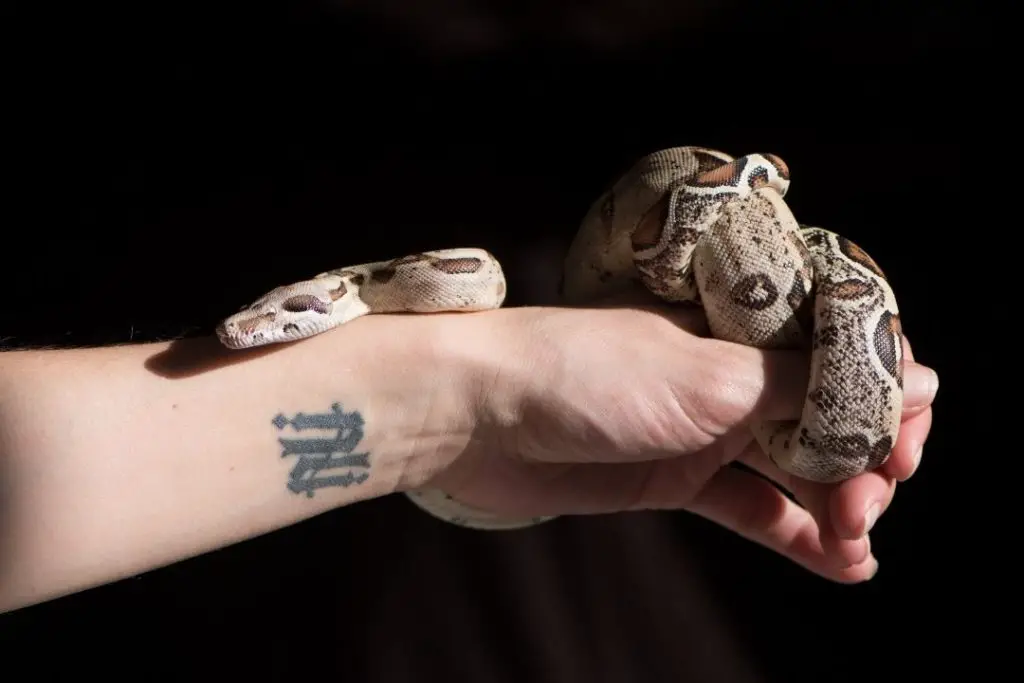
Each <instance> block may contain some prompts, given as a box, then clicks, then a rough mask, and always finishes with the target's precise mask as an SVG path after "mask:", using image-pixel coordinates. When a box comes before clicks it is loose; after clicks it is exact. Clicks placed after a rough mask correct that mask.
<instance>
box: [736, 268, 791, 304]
mask: <svg viewBox="0 0 1024 683" xmlns="http://www.w3.org/2000/svg"><path fill="white" fill-rule="evenodd" d="M730 296H731V297H732V300H733V302H734V303H736V304H737V305H739V306H743V307H744V308H749V309H751V310H753V311H763V310H764V309H766V308H768V307H769V306H771V305H772V304H774V303H775V302H776V301H777V300H778V298H779V288H778V287H776V286H775V283H774V282H772V280H771V278H770V277H768V276H767V275H765V274H764V273H754V274H752V275H748V276H746V277H745V278H743V279H742V280H740V281H739V282H737V283H736V285H735V286H734V287H733V288H732V292H730Z"/></svg>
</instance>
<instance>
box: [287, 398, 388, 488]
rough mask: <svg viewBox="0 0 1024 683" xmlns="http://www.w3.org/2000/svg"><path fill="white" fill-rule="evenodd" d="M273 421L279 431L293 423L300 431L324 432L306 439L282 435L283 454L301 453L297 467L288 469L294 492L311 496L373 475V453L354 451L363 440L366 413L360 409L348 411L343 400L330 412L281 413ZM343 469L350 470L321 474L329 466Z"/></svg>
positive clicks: (333, 469) (334, 468) (361, 480)
mask: <svg viewBox="0 0 1024 683" xmlns="http://www.w3.org/2000/svg"><path fill="white" fill-rule="evenodd" d="M273 424H274V426H275V427H277V429H278V431H280V430H282V429H284V428H285V427H288V426H291V428H292V429H293V430H295V431H297V432H303V431H305V432H307V433H308V432H309V431H318V432H320V433H321V435H320V436H317V437H310V438H304V439H278V441H279V442H280V443H281V446H283V447H284V450H283V451H282V452H281V457H282V458H287V457H289V456H292V455H297V456H298V461H297V462H296V463H295V467H293V468H292V471H291V472H289V473H288V489H289V490H290V491H291V492H292V493H296V494H299V493H305V494H306V497H307V498H312V497H313V495H314V494H315V493H316V490H317V489H320V488H324V487H326V486H343V487H344V486H352V485H354V484H362V483H363V482H364V481H366V480H367V479H368V478H369V476H370V473H369V472H368V470H369V469H370V454H369V453H353V452H352V451H354V450H355V448H356V446H358V445H359V442H360V441H362V440H363V424H364V423H363V416H362V415H360V414H359V413H358V412H356V411H353V412H351V413H346V412H344V411H343V410H342V409H341V404H340V403H335V404H334V405H332V406H331V412H329V413H314V414H312V415H307V414H306V413H296V414H295V415H294V416H292V417H291V418H287V417H285V416H284V415H282V414H278V416H277V417H275V418H274V419H273ZM323 432H329V433H331V435H330V436H327V435H324V434H323ZM338 454H340V455H338ZM340 469H346V470H347V471H346V472H344V473H343V474H332V475H321V472H324V471H325V470H331V471H337V470H340Z"/></svg>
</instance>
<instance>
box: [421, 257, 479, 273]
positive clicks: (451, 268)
mask: <svg viewBox="0 0 1024 683" xmlns="http://www.w3.org/2000/svg"><path fill="white" fill-rule="evenodd" d="M430 265H431V266H433V267H434V268H435V269H436V270H439V271H441V272H442V273H448V274H449V275H465V274H467V273H475V272H477V271H478V270H480V269H481V268H482V267H483V265H484V262H483V261H481V260H480V259H478V258H465V257H464V258H446V259H431V260H430Z"/></svg>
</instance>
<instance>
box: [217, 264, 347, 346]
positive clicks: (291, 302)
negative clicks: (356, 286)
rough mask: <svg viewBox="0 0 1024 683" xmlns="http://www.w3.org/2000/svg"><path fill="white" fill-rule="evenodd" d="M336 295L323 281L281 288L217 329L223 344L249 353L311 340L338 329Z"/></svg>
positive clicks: (225, 321) (233, 316)
mask: <svg viewBox="0 0 1024 683" xmlns="http://www.w3.org/2000/svg"><path fill="white" fill-rule="evenodd" d="M335 298H336V297H335V296H334V291H332V290H331V289H329V287H328V286H327V284H326V283H324V282H323V281H321V280H308V281H306V282H299V283H296V284H293V285H288V286H287V287H278V288H277V289H274V290H273V291H271V292H269V293H268V294H266V295H264V296H262V297H260V298H259V299H257V300H256V301H255V302H253V303H252V304H250V305H248V306H246V307H244V308H243V309H242V310H241V311H239V312H238V313H235V314H234V315H232V316H230V317H228V318H225V319H224V320H223V321H222V322H221V323H220V324H219V325H218V326H217V329H216V332H217V337H218V338H220V341H221V343H222V344H224V345H225V346H227V347H228V348H231V349H245V348H251V347H254V346H263V345H266V344H277V343H281V342H289V341H295V340H298V339H304V338H306V337H311V336H313V335H315V334H319V333H320V332H325V331H326V330H328V329H330V328H331V327H334V326H335V325H336V324H337V323H336V322H335V321H334V318H333V316H332V314H333V313H334V301H335Z"/></svg>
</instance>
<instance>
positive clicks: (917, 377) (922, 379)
mask: <svg viewBox="0 0 1024 683" xmlns="http://www.w3.org/2000/svg"><path fill="white" fill-rule="evenodd" d="M938 391H939V375H938V374H937V373H936V372H935V371H934V370H932V369H931V368H929V367H928V366H926V365H920V364H918V363H909V364H907V368H906V372H904V377H903V402H904V403H905V404H906V405H907V407H908V408H918V407H920V406H926V405H928V404H929V403H931V402H932V401H933V400H934V399H935V394H937V393H938Z"/></svg>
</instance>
